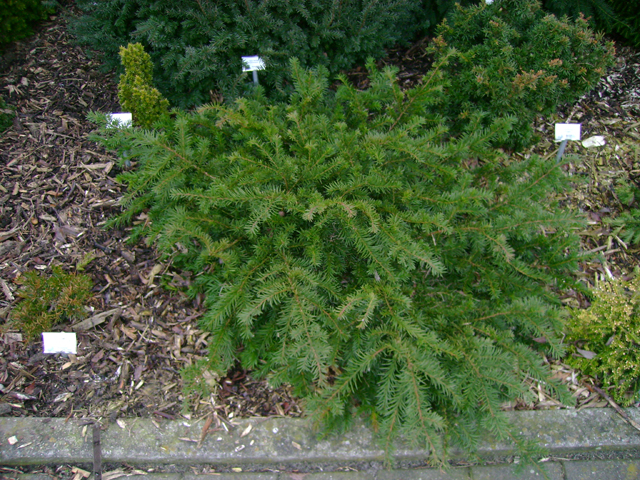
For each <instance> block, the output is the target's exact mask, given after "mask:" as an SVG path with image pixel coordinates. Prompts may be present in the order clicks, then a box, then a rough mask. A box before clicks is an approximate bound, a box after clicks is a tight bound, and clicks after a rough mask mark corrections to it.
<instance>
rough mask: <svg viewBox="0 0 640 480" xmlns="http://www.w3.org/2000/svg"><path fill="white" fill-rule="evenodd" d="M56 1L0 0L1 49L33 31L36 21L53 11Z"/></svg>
mask: <svg viewBox="0 0 640 480" xmlns="http://www.w3.org/2000/svg"><path fill="white" fill-rule="evenodd" d="M55 5H56V2H55V1H50V0H49V1H47V0H44V1H43V0H0V49H2V48H3V47H5V46H6V45H7V44H8V43H10V42H14V41H16V40H20V39H22V38H24V37H26V36H28V35H30V34H31V32H32V26H33V24H34V23H35V22H38V21H40V20H44V19H45V18H47V16H48V15H49V14H51V13H52V12H53V9H54V7H55Z"/></svg>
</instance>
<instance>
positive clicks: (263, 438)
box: [0, 408, 640, 472]
mask: <svg viewBox="0 0 640 480" xmlns="http://www.w3.org/2000/svg"><path fill="white" fill-rule="evenodd" d="M627 412H628V414H629V415H630V416H631V417H632V418H634V420H636V421H640V414H639V412H638V409H635V408H632V409H629V410H628V411H627ZM509 417H510V418H511V422H512V424H513V425H514V426H515V427H516V428H517V431H518V432H520V433H521V434H522V435H523V436H524V437H525V438H528V439H536V440H538V441H539V442H540V444H541V445H542V446H544V447H547V449H548V450H549V452H550V454H551V455H552V456H562V455H563V454H568V453H573V454H576V453H578V454H580V453H585V452H587V453H588V452H594V451H596V449H597V450H598V451H600V452H602V451H613V450H616V451H624V450H631V449H639V448H640V432H638V431H637V430H635V429H634V428H633V427H631V426H630V425H628V424H627V423H625V422H624V421H623V420H622V418H621V417H620V416H619V415H618V414H617V413H616V412H615V411H613V410H609V409H589V410H582V411H580V412H576V411H575V410H555V411H535V412H510V413H509ZM203 424H204V421H189V420H180V421H178V420H176V421H160V422H155V421H151V420H150V419H143V418H134V419H125V420H123V421H120V422H119V425H116V424H112V425H110V426H108V428H106V429H105V430H104V431H102V432H101V449H102V461H103V463H112V464H119V463H127V464H130V465H143V464H144V465H149V464H178V465H197V464H208V465H221V466H226V467H227V468H228V467H234V466H237V467H243V466H251V467H252V469H253V470H254V471H255V470H257V469H258V468H274V469H278V470H287V469H289V470H297V471H301V472H304V471H306V472H313V471H318V470H319V468H320V467H322V468H324V470H325V471H326V470H335V469H336V468H337V467H340V466H345V465H347V466H348V465H351V464H358V466H360V465H362V464H366V463H367V462H372V463H375V462H377V463H380V462H382V461H383V460H384V451H383V450H382V448H381V447H380V446H379V444H378V443H376V441H375V438H374V435H373V432H372V431H371V430H370V429H369V428H367V427H366V426H364V425H356V426H355V427H354V428H353V429H352V430H351V431H350V432H348V433H347V434H345V435H340V436H330V437H326V438H323V439H319V438H318V436H317V435H316V433H315V431H314V430H313V429H312V428H310V425H309V423H308V422H307V421H306V420H304V419H289V418H267V419H265V418H259V419H248V420H240V421H238V423H237V425H236V426H235V427H234V428H232V429H231V430H229V431H228V432H227V431H225V430H222V429H220V430H218V431H211V432H209V434H208V435H207V437H206V439H205V440H204V442H203V443H202V445H198V441H199V439H200V436H201V431H202V427H203ZM122 427H124V428H122ZM249 427H251V428H249ZM92 428H93V427H92V426H91V425H82V422H81V420H79V419H70V420H69V421H66V420H65V419H59V418H53V419H51V418H33V417H23V418H17V417H1V418H0V463H2V464H5V465H47V464H48V465H51V464H64V463H66V464H91V463H92V462H93V448H92V443H93V436H92ZM12 437H15V438H12ZM10 438H12V442H11V443H10V442H9V441H8V440H9V439H10ZM428 453H429V452H428V451H426V450H420V449H411V448H407V447H406V446H403V445H401V444H398V445H397V446H396V450H395V452H394V457H395V459H396V461H397V462H398V463H399V464H400V465H409V464H411V463H412V462H413V464H414V465H415V464H419V463H421V462H424V461H426V460H427V459H428ZM513 453H514V450H513V447H512V446H511V445H509V444H506V443H500V442H491V441H487V442H485V443H484V444H483V445H481V447H480V451H479V454H480V455H481V456H484V457H485V458H491V457H493V456H498V457H499V456H508V455H511V454H513ZM452 455H454V457H455V456H458V457H462V458H463V457H464V453H463V452H456V451H453V452H452ZM310 466H311V467H310ZM314 466H315V467H314ZM331 466H333V468H331ZM245 470H248V468H245ZM365 470H366V468H365Z"/></svg>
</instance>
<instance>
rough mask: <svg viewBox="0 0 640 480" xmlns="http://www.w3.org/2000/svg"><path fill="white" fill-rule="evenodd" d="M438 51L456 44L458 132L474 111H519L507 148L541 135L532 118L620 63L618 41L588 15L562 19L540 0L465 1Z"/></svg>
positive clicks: (453, 89) (451, 73)
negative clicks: (598, 31)
mask: <svg viewBox="0 0 640 480" xmlns="http://www.w3.org/2000/svg"><path fill="white" fill-rule="evenodd" d="M438 34H439V38H437V39H436V41H435V45H436V47H437V48H438V52H439V53H438V55H437V58H438V56H442V55H446V54H447V51H448V49H449V48H450V47H453V48H456V49H457V50H458V51H459V52H460V57H459V59H458V60H457V61H455V62H451V63H450V64H449V67H448V69H447V72H446V73H447V76H448V77H449V78H450V79H451V85H450V86H449V93H450V94H449V96H448V101H447V105H446V106H445V107H446V109H447V116H448V117H450V118H451V119H452V123H451V126H452V128H453V131H454V132H459V131H460V129H461V127H462V126H463V125H466V124H468V122H469V120H470V118H472V115H471V114H472V113H474V112H482V113H484V114H485V115H486V117H485V121H484V124H489V123H490V122H492V121H493V119H495V118H496V117H499V116H504V115H514V116H516V117H517V122H516V127H515V128H514V135H513V136H511V137H510V138H509V139H508V141H507V142H506V145H505V146H506V147H508V148H510V149H514V150H519V149H521V148H524V147H526V146H528V145H531V144H532V143H533V142H534V141H535V138H534V135H533V129H532V127H531V124H532V121H533V119H534V118H535V116H536V115H548V114H550V113H552V112H554V111H555V109H556V108H557V106H558V105H561V104H564V103H570V102H573V101H575V100H577V99H578V98H580V96H581V95H583V94H584V93H586V92H588V91H589V90H590V89H591V88H592V87H593V86H595V84H596V83H597V82H598V80H599V79H600V77H601V76H602V75H603V74H604V73H605V69H606V68H607V67H608V66H610V65H612V64H613V63H612V62H613V46H612V45H611V44H609V43H607V44H603V43H602V42H601V37H600V36H599V35H594V34H593V33H592V32H591V30H590V29H589V28H588V24H587V22H586V20H584V19H582V18H579V19H577V20H576V21H570V20H567V21H563V20H558V19H557V18H556V17H554V16H553V15H547V14H545V13H544V12H543V10H542V8H541V7H540V3H539V2H538V1H537V0H500V1H496V2H495V3H493V4H491V5H485V4H483V5H479V6H475V7H468V8H461V7H459V8H458V9H457V11H456V12H455V13H454V14H453V15H451V17H450V20H449V21H445V22H444V23H443V24H442V25H441V26H440V27H439V29H438Z"/></svg>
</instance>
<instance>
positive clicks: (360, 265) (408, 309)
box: [93, 58, 582, 460]
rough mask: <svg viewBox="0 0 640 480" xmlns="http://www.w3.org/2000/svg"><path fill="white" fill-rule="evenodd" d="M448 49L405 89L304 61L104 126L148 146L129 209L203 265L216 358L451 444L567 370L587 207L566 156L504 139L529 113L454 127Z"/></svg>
mask: <svg viewBox="0 0 640 480" xmlns="http://www.w3.org/2000/svg"><path fill="white" fill-rule="evenodd" d="M447 61H448V58H441V60H440V63H439V64H436V65H435V66H434V68H433V70H431V71H430V72H429V73H428V74H427V75H426V76H425V78H424V81H423V83H422V84H421V85H420V86H418V87H416V88H414V89H412V90H409V91H406V92H403V91H402V90H401V89H400V87H399V86H398V85H397V83H396V80H395V74H396V72H395V71H394V70H392V69H385V70H384V71H382V72H379V71H374V70H373V61H371V62H370V64H369V68H370V69H371V70H372V72H371V80H372V83H371V87H370V88H369V89H368V90H366V91H357V90H355V89H354V88H352V87H351V86H348V85H347V84H346V80H344V81H345V84H344V85H342V86H341V87H340V88H339V89H338V90H337V92H335V93H333V92H331V91H329V90H328V84H329V82H328V79H327V71H326V70H325V69H323V68H318V69H316V70H312V71H307V70H305V69H303V68H301V67H300V65H299V63H298V62H297V61H293V62H292V67H291V68H292V73H291V76H292V79H293V80H292V82H293V84H294V86H295V91H294V93H293V94H292V95H291V97H290V98H289V101H288V102H286V103H280V104H272V103H269V102H268V101H267V100H266V99H265V97H264V95H263V92H262V89H261V88H258V89H256V92H255V94H254V95H253V96H251V97H248V98H243V99H239V100H237V101H236V103H235V104H234V105H233V106H221V105H208V106H203V107H202V108H200V109H199V110H198V111H197V112H196V113H193V114H179V115H178V117H177V118H176V119H175V120H174V121H168V122H166V124H165V126H164V129H163V130H159V131H151V132H149V131H147V132H144V131H137V130H131V129H127V130H117V129H102V130H101V135H100V137H99V138H100V139H101V141H102V142H104V143H105V144H106V146H107V147H109V148H111V149H126V150H127V151H128V152H129V154H130V155H133V156H134V157H135V158H136V159H137V161H138V169H137V170H135V171H130V172H126V173H124V174H123V175H122V176H121V180H122V181H124V182H126V183H127V184H128V187H129V189H128V193H127V195H126V198H125V205H126V212H125V213H124V215H123V216H122V217H121V218H120V219H119V221H120V222H127V221H128V220H129V219H131V218H132V217H133V216H135V215H137V214H139V213H141V212H143V211H146V212H147V214H148V216H149V219H150V222H146V223H145V225H144V226H139V227H137V228H138V233H143V234H145V235H148V237H149V240H153V241H155V242H156V244H157V246H158V248H159V249H161V250H162V251H163V252H165V253H166V254H170V255H172V256H174V261H175V262H176V265H178V266H180V267H182V268H185V269H189V270H191V271H193V272H196V277H197V279H198V280H197V282H195V285H194V293H195V292H196V291H202V292H205V294H206V298H207V300H206V302H207V307H208V311H207V313H206V315H205V316H204V317H203V318H202V321H201V326H202V328H204V329H206V330H207V331H209V332H211V333H212V335H211V337H210V338H209V348H210V358H209V361H210V363H211V366H212V367H213V368H215V369H217V370H218V371H219V372H225V371H226V370H227V369H229V368H230V367H231V366H233V365H234V363H235V362H236V361H238V360H240V361H241V362H242V365H243V367H245V368H249V369H252V370H254V372H255V374H256V375H263V376H267V377H269V379H270V381H271V382H272V383H274V384H279V383H281V382H288V383H290V384H292V385H293V386H294V388H295V391H296V393H297V394H298V395H300V396H302V397H304V398H305V399H306V401H307V408H308V410H309V412H311V413H312V414H313V415H315V418H316V419H317V420H318V421H319V422H321V423H322V424H323V425H339V424H344V422H346V421H348V419H349V418H351V415H352V413H353V412H355V411H360V412H366V413H367V414H368V415H369V417H370V418H371V419H372V420H373V421H375V422H376V424H377V426H378V428H379V432H380V434H381V437H382V438H383V439H384V440H385V442H386V445H387V447H389V446H390V442H391V439H392V438H394V437H395V436H396V435H397V434H402V435H404V436H405V437H406V438H407V439H408V440H411V441H413V442H415V443H417V444H419V445H422V446H427V447H429V448H431V449H432V450H431V451H432V452H433V454H434V458H435V459H439V460H442V457H441V454H442V452H441V450H440V449H439V446H438V445H439V443H438V439H437V435H438V434H439V433H441V432H444V433H447V434H448V435H449V436H450V437H451V439H452V441H454V442H455V443H457V444H461V445H463V446H465V447H467V448H473V446H474V445H475V442H476V441H477V440H478V438H479V437H480V435H482V434H483V432H485V433H486V432H490V433H491V434H494V435H495V436H496V437H498V438H507V437H510V436H512V435H513V433H512V432H511V431H510V429H509V427H508V425H507V422H506V420H505V418H504V417H503V415H502V413H501V410H500V404H501V402H503V401H505V400H508V399H513V398H514V397H518V396H522V395H526V394H527V387H526V385H525V383H524V378H525V376H529V377H532V378H535V379H540V380H541V381H544V382H546V385H549V386H550V388H554V387H553V386H554V383H553V381H551V380H550V379H549V375H548V372H547V370H546V369H545V368H544V367H543V365H542V363H541V357H540V356H539V355H538V354H537V353H536V350H539V349H541V348H543V349H545V351H548V353H550V354H552V355H557V354H560V353H561V352H562V349H563V348H562V345H561V340H560V334H561V332H562V328H563V321H562V315H561V308H560V303H559V301H558V299H557V298H556V296H555V294H554V293H553V289H554V288H563V287H565V286H566V282H568V281H570V280H569V279H570V273H571V272H572V271H574V269H575V268H576V266H577V253H578V248H579V240H578V237H577V235H576V233H575V232H576V229H578V228H580V226H581V225H582V222H581V221H579V220H577V219H576V218H575V217H574V215H572V214H570V213H568V212H563V211H562V210H560V209H559V208H558V207H557V205H556V204H555V203H554V202H553V201H552V199H551V197H550V195H551V194H552V193H553V192H554V190H556V189H564V188H567V187H568V183H567V182H568V179H567V178H566V177H565V175H564V173H563V171H562V168H561V165H558V164H556V163H555V159H553V160H550V161H547V160H544V159H541V158H538V157H536V156H532V157H531V158H529V159H526V160H524V161H519V162H512V161H510V160H509V158H507V157H506V156H505V155H504V154H503V153H501V152H500V151H499V150H496V149H494V148H492V147H491V146H490V145H491V143H492V142H493V141H496V140H498V141H504V140H505V139H506V138H507V137H508V136H509V135H510V134H511V133H510V126H511V124H512V123H513V119H511V118H506V119H495V120H494V121H493V122H492V123H491V124H490V125H489V126H487V127H486V128H482V127H480V125H479V119H475V120H473V121H472V123H471V124H470V126H469V128H468V129H467V130H465V131H464V132H463V133H461V134H460V135H459V136H457V137H450V136H449V134H448V132H447V128H446V126H445V122H444V120H443V118H442V117H441V115H440V113H439V112H441V111H442V106H443V101H444V100H445V97H444V95H443V91H444V87H445V84H444V83H445V82H444V79H443V75H442V72H443V69H444V68H445V63H446V62H447ZM93 118H94V119H95V120H96V121H98V120H99V117H98V116H94V117H93ZM539 337H544V338H545V339H546V340H547V343H546V344H544V345H541V344H539V343H536V342H534V341H532V339H533V338H539Z"/></svg>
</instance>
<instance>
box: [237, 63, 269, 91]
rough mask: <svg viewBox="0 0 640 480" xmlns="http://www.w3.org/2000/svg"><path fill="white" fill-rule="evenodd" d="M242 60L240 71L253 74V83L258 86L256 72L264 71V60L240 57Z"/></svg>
mask: <svg viewBox="0 0 640 480" xmlns="http://www.w3.org/2000/svg"><path fill="white" fill-rule="evenodd" d="M241 58H242V71H243V72H253V83H254V84H255V85H258V70H264V69H265V68H266V65H265V64H264V60H262V59H261V58H260V57H258V56H253V57H241Z"/></svg>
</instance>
